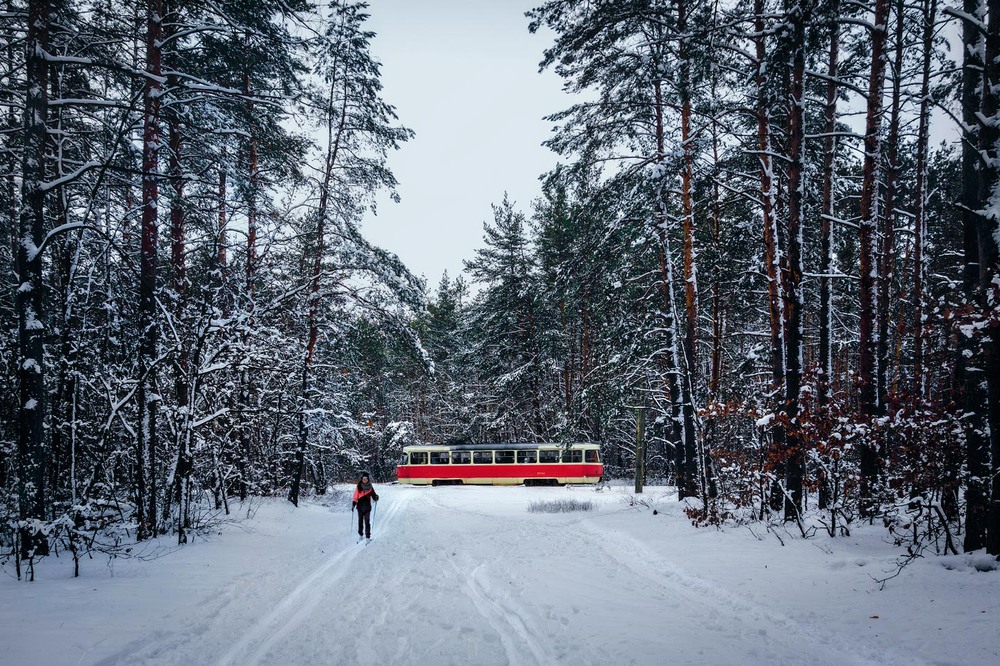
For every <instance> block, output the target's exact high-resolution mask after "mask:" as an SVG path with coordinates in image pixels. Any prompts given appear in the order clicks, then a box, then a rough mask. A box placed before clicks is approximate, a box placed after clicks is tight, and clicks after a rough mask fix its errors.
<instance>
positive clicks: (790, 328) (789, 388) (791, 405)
mask: <svg viewBox="0 0 1000 666" xmlns="http://www.w3.org/2000/svg"><path fill="white" fill-rule="evenodd" d="M810 13H811V3H810V2H809V1H808V0H800V1H799V2H797V3H795V4H794V5H792V8H791V13H790V22H791V33H792V34H791V38H792V43H791V48H792V79H791V91H790V92H791V99H790V100H789V123H788V218H787V233H786V242H787V243H788V253H787V257H788V262H787V269H786V271H785V272H784V297H785V406H784V413H785V417H786V422H787V424H788V431H787V432H786V442H785V446H786V451H787V460H786V467H785V484H786V489H787V492H786V495H785V510H784V513H785V520H795V519H797V518H798V517H799V514H800V512H801V510H802V490H803V480H804V478H805V452H804V451H803V445H804V442H803V440H802V433H801V430H800V428H799V424H798V418H799V391H800V390H801V387H802V293H801V282H802V252H801V249H802V202H803V199H804V195H805V191H804V190H805V174H804V169H803V156H802V153H803V145H802V144H803V140H804V138H805V26H806V23H807V21H808V20H809V18H810Z"/></svg>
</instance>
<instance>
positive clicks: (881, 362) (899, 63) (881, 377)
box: [876, 0, 906, 415]
mask: <svg viewBox="0 0 1000 666" xmlns="http://www.w3.org/2000/svg"><path fill="white" fill-rule="evenodd" d="M895 14H896V16H895V18H896V33H895V38H894V44H893V51H894V55H893V65H892V70H893V72H892V96H891V98H890V104H889V132H888V135H887V136H886V142H885V143H886V146H885V153H886V174H885V210H884V211H883V214H882V234H881V239H882V252H881V256H880V270H879V283H878V310H877V315H876V319H877V321H878V344H877V350H878V360H877V368H878V378H877V386H878V389H877V390H878V405H879V414H881V415H884V414H885V412H886V408H887V404H886V403H887V394H888V381H889V349H890V347H889V321H890V320H891V318H892V314H891V312H890V308H889V292H890V290H891V288H892V281H893V276H894V273H895V261H896V232H895V228H894V227H895V224H896V212H895V211H896V190H897V182H898V180H899V160H898V154H899V112H900V104H901V99H900V93H901V79H902V74H903V25H904V21H905V20H906V14H905V7H904V4H903V0H896V8H895Z"/></svg>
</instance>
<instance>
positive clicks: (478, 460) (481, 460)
mask: <svg viewBox="0 0 1000 666" xmlns="http://www.w3.org/2000/svg"><path fill="white" fill-rule="evenodd" d="M472 462H473V463H475V464H477V465H489V464H490V463H492V462H493V452H492V451H473V452H472Z"/></svg>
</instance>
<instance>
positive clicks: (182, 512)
mask: <svg viewBox="0 0 1000 666" xmlns="http://www.w3.org/2000/svg"><path fill="white" fill-rule="evenodd" d="M174 6H176V4H175V5H174ZM166 12H167V16H169V17H171V18H170V19H169V20H170V21H171V22H173V21H176V18H174V17H173V16H171V15H172V14H173V12H172V11H171V8H170V7H169V6H168V8H167V9H166ZM174 31H175V29H174V28H171V29H170V30H168V31H165V32H167V37H168V39H169V38H170V37H171V36H172V34H171V33H173V32H174ZM179 84H180V81H179V79H178V77H177V76H174V75H171V76H168V77H167V85H168V86H169V88H170V89H171V90H174V89H176V88H177V86H178V85H179ZM167 132H168V133H167V136H168V139H167V140H168V143H169V147H170V154H169V159H168V166H167V171H168V173H169V177H170V184H171V187H172V188H173V196H172V197H171V198H170V277H171V290H172V291H173V308H172V311H173V317H174V321H175V322H177V323H178V324H182V322H183V320H184V317H185V314H186V310H187V260H186V257H185V254H184V252H185V242H186V237H185V228H184V227H185V222H186V219H185V217H186V211H185V208H184V173H183V160H182V151H183V146H182V141H183V138H182V136H181V126H180V117H179V114H178V112H177V110H176V109H172V110H171V111H170V112H169V113H168V114H167ZM178 328H179V329H180V330H182V331H183V330H187V328H186V327H185V326H183V325H180V326H178ZM187 343H188V341H187V340H185V339H184V337H183V336H182V337H181V339H180V341H179V345H180V348H179V349H178V350H177V360H176V374H175V377H174V401H175V404H176V405H177V408H178V418H177V442H176V451H175V455H176V459H177V465H176V469H175V473H174V484H173V488H171V489H168V490H169V491H171V492H173V494H174V497H175V499H176V500H177V507H178V517H177V540H178V543H187V534H186V529H187V527H188V526H189V525H188V523H187V520H186V519H187V510H186V507H185V501H186V499H187V497H186V494H187V492H186V491H187V487H188V482H189V479H190V476H191V467H192V460H191V450H190V442H191V432H190V430H191V423H192V420H191V419H192V416H193V414H192V408H193V396H192V394H191V392H192V384H193V379H192V376H191V364H190V358H189V355H188V344H187ZM167 494H168V495H169V494H170V492H168V493H167ZM164 500H165V501H164V511H163V513H164V519H166V518H167V517H168V516H169V505H170V499H169V497H165V498H164Z"/></svg>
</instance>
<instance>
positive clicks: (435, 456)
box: [431, 451, 448, 465]
mask: <svg viewBox="0 0 1000 666" xmlns="http://www.w3.org/2000/svg"><path fill="white" fill-rule="evenodd" d="M431 464H432V465H447V464H448V452H447V451H431Z"/></svg>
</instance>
